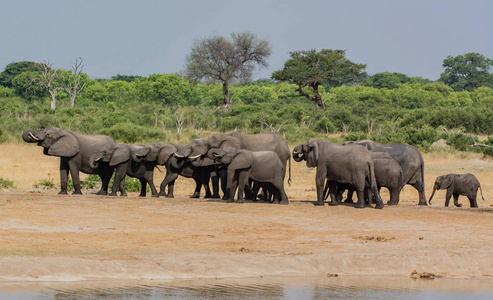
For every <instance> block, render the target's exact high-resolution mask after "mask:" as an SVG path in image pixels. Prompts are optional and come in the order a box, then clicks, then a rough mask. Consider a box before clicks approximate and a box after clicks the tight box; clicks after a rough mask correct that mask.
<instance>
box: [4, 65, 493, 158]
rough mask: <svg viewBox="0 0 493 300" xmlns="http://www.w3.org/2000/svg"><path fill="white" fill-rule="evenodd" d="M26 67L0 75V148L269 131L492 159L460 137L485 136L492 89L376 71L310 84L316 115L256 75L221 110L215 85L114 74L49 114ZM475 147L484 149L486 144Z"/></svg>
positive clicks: (287, 89)
mask: <svg viewBox="0 0 493 300" xmlns="http://www.w3.org/2000/svg"><path fill="white" fill-rule="evenodd" d="M32 67H33V65H32V64H29V63H26V62H22V63H14V64H13V66H12V65H9V67H8V68H6V69H5V70H6V71H4V72H3V73H0V75H1V76H0V78H3V79H2V80H4V83H5V82H6V83H8V84H2V85H0V142H8V141H20V140H21V133H22V131H23V130H25V129H27V128H33V129H39V128H45V127H49V126H57V127H60V128H64V129H72V130H75V131H78V132H81V133H85V134H92V133H103V134H108V135H111V136H113V137H114V138H115V139H116V140H117V141H118V142H120V143H147V142H151V141H160V142H182V143H185V142H188V141H189V140H190V139H193V138H199V137H208V136H209V135H210V134H211V133H213V132H231V131H233V130H238V131H241V132H246V133H258V132H265V131H269V130H274V131H277V132H279V133H280V134H282V135H284V136H285V137H286V139H287V140H288V142H289V143H291V144H294V143H297V142H300V141H304V140H306V139H308V138H311V137H318V138H322V139H332V140H335V141H337V142H342V141H343V140H354V139H362V138H371V139H373V140H376V141H379V142H382V143H394V142H403V143H408V144H412V145H416V146H418V147H421V148H422V149H428V148H429V147H430V145H431V144H432V143H433V142H435V141H437V140H438V139H440V138H445V139H447V141H448V142H449V144H450V145H453V146H454V147H455V148H457V149H461V150H472V151H482V152H485V153H488V154H493V151H491V148H479V147H475V148H470V147H468V146H469V145H471V144H472V143H473V141H472V139H471V137H470V136H469V135H473V136H474V137H475V135H491V134H493V109H492V108H493V88H492V87H488V86H480V87H477V88H474V89H472V90H459V91H456V90H454V89H453V88H452V87H451V86H449V85H447V84H445V83H444V82H443V81H437V82H432V81H430V80H426V79H423V78H419V77H412V78H411V77H408V76H406V75H404V74H400V73H378V74H374V75H373V76H369V77H367V78H366V79H365V80H363V81H362V82H361V84H360V85H352V86H349V85H340V86H333V85H330V84H322V85H320V86H318V91H317V92H318V94H319V95H320V99H321V101H322V103H323V106H324V107H325V108H326V109H325V110H321V109H319V108H318V107H317V106H316V105H315V104H314V103H312V102H309V101H306V99H305V98H304V97H300V93H299V91H296V89H297V88H299V85H298V84H297V83H288V82H276V81H273V80H270V79H263V80H258V81H255V82H251V83H248V84H232V85H230V87H229V93H230V97H231V98H232V108H231V109H229V110H222V109H217V107H219V106H221V105H222V104H223V101H224V98H223V87H222V84H221V83H211V84H206V83H202V82H197V81H193V80H190V79H186V78H184V77H181V76H179V75H178V74H152V75H149V76H148V77H142V76H128V75H117V76H114V77H113V78H112V79H108V80H103V79H97V80H91V79H90V80H88V82H87V85H86V86H85V88H84V89H83V90H82V91H81V92H80V93H79V94H78V95H77V99H76V101H75V106H74V107H70V99H69V96H68V95H67V94H66V93H65V92H64V91H58V92H57V94H56V96H57V109H56V110H54V111H53V110H51V109H50V98H49V97H48V95H47V94H46V92H44V91H42V90H39V89H35V88H31V89H26V88H23V87H25V82H27V81H28V80H29V75H30V74H31V73H32V72H35V71H33V68H32ZM22 70H25V71H22ZM7 71H8V72H7ZM5 72H7V73H8V74H6V75H5V74H4V73H5ZM16 74H17V75H16ZM310 89H311V87H310V86H305V87H304V89H303V90H304V92H306V93H311V92H312V91H311V90H310ZM444 129H448V130H449V131H450V130H454V131H458V130H459V129H460V130H461V131H460V132H461V133H460V134H447V132H446V131H445V130H444ZM475 138H476V137H475ZM476 141H477V138H476ZM481 143H485V144H487V145H493V138H489V139H487V140H486V141H484V140H483V141H481ZM490 152H492V153H490Z"/></svg>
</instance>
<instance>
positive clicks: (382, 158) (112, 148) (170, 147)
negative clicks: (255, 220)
mask: <svg viewBox="0 0 493 300" xmlns="http://www.w3.org/2000/svg"><path fill="white" fill-rule="evenodd" d="M22 138H23V140H24V141H25V142H28V143H37V144H38V146H41V147H43V153H44V154H45V155H50V156H58V157H60V183H61V190H60V192H59V194H67V185H68V175H69V173H70V176H71V177H72V181H73V185H74V191H73V194H82V192H81V184H80V179H79V172H83V173H86V174H98V175H99V176H100V177H101V182H102V184H101V189H100V190H99V191H98V192H97V194H99V195H107V194H108V190H109V189H111V191H110V192H109V195H110V196H116V195H117V192H118V191H119V192H120V195H121V196H125V195H126V192H125V187H124V182H125V177H126V175H128V176H130V177H134V178H137V179H139V181H140V182H141V192H140V195H139V196H141V197H145V196H146V189H147V185H149V187H150V190H151V193H152V196H153V197H158V196H165V197H173V196H174V195H173V192H174V183H175V180H176V179H177V178H178V176H184V177H187V178H193V180H194V181H195V191H194V193H193V195H192V196H191V197H192V198H198V197H200V192H201V189H202V187H203V188H204V190H205V198H220V194H219V192H220V190H221V191H222V193H223V199H224V200H227V201H228V202H235V201H234V199H235V195H237V197H236V202H237V203H242V202H243V199H244V197H245V198H247V199H252V200H256V199H257V194H258V192H259V190H260V189H262V190H263V197H264V200H266V201H271V202H275V203H280V204H288V197H287V195H286V192H285V189H284V182H285V181H286V180H285V179H286V178H285V177H286V173H288V180H287V181H288V183H291V151H290V149H289V146H288V144H287V143H286V141H285V140H284V139H283V138H282V137H281V136H279V135H278V134H275V133H259V134H253V135H250V134H243V133H239V132H233V133H229V134H216V135H213V136H211V137H209V138H205V139H195V140H192V141H191V142H190V143H188V144H172V143H150V144H148V145H145V146H144V145H124V144H117V143H116V142H115V140H114V139H113V138H112V137H110V136H106V135H83V134H80V133H77V132H74V131H71V130H63V129H59V128H56V127H50V128H46V129H41V130H31V129H28V130H25V131H24V132H23V133H22ZM292 156H293V159H294V160H295V161H296V162H301V161H306V165H307V167H309V168H316V176H315V183H316V189H317V201H316V202H315V205H324V201H325V200H326V198H327V197H329V196H330V202H329V205H338V204H339V203H340V202H341V201H342V193H343V192H344V191H345V190H347V191H348V197H347V199H346V202H352V194H353V193H354V192H356V195H357V202H356V204H355V207H357V208H363V207H365V206H366V204H368V203H372V202H374V203H375V208H383V206H384V204H383V201H382V198H381V197H380V193H379V191H380V188H381V187H386V188H387V189H388V190H389V192H390V201H388V202H387V204H388V205H396V204H398V203H399V194H400V191H401V189H402V188H403V187H404V186H405V185H406V184H409V185H411V186H413V187H414V188H416V190H417V191H418V193H419V202H418V204H419V205H427V202H426V198H425V186H424V161H423V157H422V156H421V153H420V152H419V151H418V149H416V148H415V147H413V146H410V145H406V144H392V145H383V144H379V143H376V142H373V141H369V140H361V141H355V142H345V143H344V144H343V145H338V144H334V143H332V142H329V141H322V140H317V139H309V140H308V141H306V142H304V143H302V144H300V145H298V146H296V147H295V148H294V150H293V152H292ZM163 165H164V166H165V168H166V175H165V177H164V179H163V181H162V182H161V185H160V190H159V192H158V191H157V189H156V187H155V185H154V179H153V174H154V168H156V167H157V166H163ZM113 174H114V181H113V185H112V187H111V188H110V187H109V183H110V179H111V177H112V176H113ZM210 183H212V191H211V189H210ZM478 188H481V186H480V184H479V181H478V180H477V179H476V177H475V176H474V175H472V174H448V175H443V176H439V177H438V178H437V180H436V182H435V185H434V189H433V194H432V196H431V197H430V200H429V201H430V202H431V199H432V198H433V195H434V194H435V191H436V190H437V189H447V196H446V202H445V204H446V205H447V206H448V204H449V201H450V198H451V197H452V196H454V204H455V205H456V206H461V205H460V204H459V203H458V197H459V195H466V196H467V197H468V198H469V201H470V204H471V207H477V202H476V194H477V190H478ZM481 195H482V191H481ZM483 200H484V198H483Z"/></svg>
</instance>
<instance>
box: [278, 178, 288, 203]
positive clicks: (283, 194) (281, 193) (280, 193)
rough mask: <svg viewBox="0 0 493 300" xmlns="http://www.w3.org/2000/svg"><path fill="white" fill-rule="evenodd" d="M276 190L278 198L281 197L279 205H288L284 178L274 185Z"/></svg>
mask: <svg viewBox="0 0 493 300" xmlns="http://www.w3.org/2000/svg"><path fill="white" fill-rule="evenodd" d="M274 190H276V196H277V197H280V200H279V204H288V203H289V200H288V196H287V195H286V192H285V191H284V180H283V178H280V179H279V182H278V183H276V184H275V185H274Z"/></svg>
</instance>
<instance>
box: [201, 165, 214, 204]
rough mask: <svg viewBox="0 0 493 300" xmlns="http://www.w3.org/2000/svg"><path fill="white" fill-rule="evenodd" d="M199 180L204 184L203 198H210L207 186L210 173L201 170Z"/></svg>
mask: <svg viewBox="0 0 493 300" xmlns="http://www.w3.org/2000/svg"><path fill="white" fill-rule="evenodd" d="M199 178H200V182H201V183H202V185H203V186H204V191H205V196H204V198H210V197H211V195H212V194H211V189H210V187H209V182H210V181H211V175H210V173H209V172H208V171H207V172H203V173H202V174H201V175H200V177H199Z"/></svg>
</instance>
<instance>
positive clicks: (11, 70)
mask: <svg viewBox="0 0 493 300" xmlns="http://www.w3.org/2000/svg"><path fill="white" fill-rule="evenodd" d="M38 70H39V64H38V63H35V62H32V61H21V62H14V63H10V64H8V65H7V66H6V67H5V70H4V71H3V72H2V73H0V85H2V86H5V87H9V88H11V87H12V80H14V78H15V76H17V75H19V74H21V73H23V72H29V71H30V72H35V71H38Z"/></svg>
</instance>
